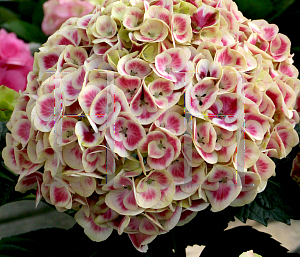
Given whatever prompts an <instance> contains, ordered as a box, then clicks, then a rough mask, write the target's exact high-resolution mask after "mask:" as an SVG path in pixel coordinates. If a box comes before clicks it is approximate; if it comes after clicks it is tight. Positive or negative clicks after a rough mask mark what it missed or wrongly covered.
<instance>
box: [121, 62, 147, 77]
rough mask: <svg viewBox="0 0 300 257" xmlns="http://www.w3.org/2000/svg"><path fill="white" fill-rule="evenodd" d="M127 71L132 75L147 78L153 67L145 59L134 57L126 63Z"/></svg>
mask: <svg viewBox="0 0 300 257" xmlns="http://www.w3.org/2000/svg"><path fill="white" fill-rule="evenodd" d="M124 69H125V72H126V74H128V75H131V76H137V77H139V78H141V79H143V78H145V77H146V76H147V75H148V74H150V72H151V68H150V67H149V65H148V63H147V62H145V61H144V60H141V59H138V58H134V59H131V60H129V61H127V62H126V63H125V67H124Z"/></svg>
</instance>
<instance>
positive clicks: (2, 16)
mask: <svg viewBox="0 0 300 257" xmlns="http://www.w3.org/2000/svg"><path fill="white" fill-rule="evenodd" d="M18 17H19V16H18V14H16V13H14V12H12V11H11V10H9V9H7V8H5V7H2V6H0V24H1V23H4V22H7V21H10V20H14V19H18Z"/></svg>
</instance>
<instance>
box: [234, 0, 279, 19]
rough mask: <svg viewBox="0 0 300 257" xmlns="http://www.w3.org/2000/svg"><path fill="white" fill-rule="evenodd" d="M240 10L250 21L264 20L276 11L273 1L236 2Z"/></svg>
mask: <svg viewBox="0 0 300 257" xmlns="http://www.w3.org/2000/svg"><path fill="white" fill-rule="evenodd" d="M235 2H236V4H237V6H238V9H239V10H240V11H241V12H242V13H243V15H244V16H245V17H246V18H248V19H264V18H266V17H267V16H268V14H270V13H271V12H272V11H273V10H274V6H273V4H272V1H271V0H264V1H253V0H235Z"/></svg>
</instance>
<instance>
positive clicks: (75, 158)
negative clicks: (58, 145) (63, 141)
mask: <svg viewBox="0 0 300 257" xmlns="http://www.w3.org/2000/svg"><path fill="white" fill-rule="evenodd" d="M62 156H63V159H64V160H65V162H66V164H67V165H68V166H69V167H71V168H73V169H83V164H82V150H81V148H80V146H79V145H78V143H77V142H73V143H71V144H68V145H66V146H64V147H63V150H62Z"/></svg>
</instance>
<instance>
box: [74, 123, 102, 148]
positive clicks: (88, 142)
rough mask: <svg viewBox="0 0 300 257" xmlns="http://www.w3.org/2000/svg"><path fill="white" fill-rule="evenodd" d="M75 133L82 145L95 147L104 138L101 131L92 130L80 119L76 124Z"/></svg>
mask: <svg viewBox="0 0 300 257" xmlns="http://www.w3.org/2000/svg"><path fill="white" fill-rule="evenodd" d="M75 135H76V137H77V138H78V142H79V144H80V145H82V146H84V147H93V146H96V145H99V144H100V143H101V141H102V140H103V136H101V133H96V132H93V131H91V130H90V129H89V128H88V127H87V125H86V124H85V123H84V122H83V121H78V122H77V123H76V125H75Z"/></svg>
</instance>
